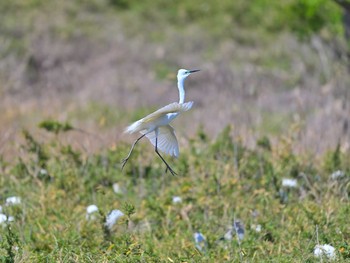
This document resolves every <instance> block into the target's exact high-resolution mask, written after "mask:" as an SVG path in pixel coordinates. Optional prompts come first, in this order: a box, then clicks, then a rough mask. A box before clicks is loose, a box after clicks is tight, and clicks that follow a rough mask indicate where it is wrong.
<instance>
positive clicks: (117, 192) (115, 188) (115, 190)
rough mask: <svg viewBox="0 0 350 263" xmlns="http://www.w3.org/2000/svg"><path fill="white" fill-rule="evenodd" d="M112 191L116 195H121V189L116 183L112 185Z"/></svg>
mask: <svg viewBox="0 0 350 263" xmlns="http://www.w3.org/2000/svg"><path fill="white" fill-rule="evenodd" d="M113 191H114V193H116V194H122V193H123V191H122V188H121V187H120V185H119V184H118V183H114V184H113Z"/></svg>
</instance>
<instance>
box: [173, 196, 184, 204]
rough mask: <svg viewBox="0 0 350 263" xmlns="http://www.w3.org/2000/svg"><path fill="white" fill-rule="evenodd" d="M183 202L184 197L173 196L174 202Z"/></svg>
mask: <svg viewBox="0 0 350 263" xmlns="http://www.w3.org/2000/svg"><path fill="white" fill-rule="evenodd" d="M181 202H182V198H181V197H180V196H173V204H178V203H181Z"/></svg>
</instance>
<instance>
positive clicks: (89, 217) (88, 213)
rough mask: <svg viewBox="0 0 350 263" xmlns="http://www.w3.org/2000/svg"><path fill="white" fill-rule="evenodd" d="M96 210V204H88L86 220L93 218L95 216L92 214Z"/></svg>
mask: <svg viewBox="0 0 350 263" xmlns="http://www.w3.org/2000/svg"><path fill="white" fill-rule="evenodd" d="M96 212H98V207H97V206H96V205H89V206H88V207H87V208H86V219H87V220H94V219H95V218H96V217H95V215H93V214H94V213H96Z"/></svg>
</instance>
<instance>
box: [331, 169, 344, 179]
mask: <svg viewBox="0 0 350 263" xmlns="http://www.w3.org/2000/svg"><path fill="white" fill-rule="evenodd" d="M344 176H345V173H344V172H343V171H340V170H338V171H335V172H334V173H332V174H331V179H332V180H337V179H340V178H342V177H344Z"/></svg>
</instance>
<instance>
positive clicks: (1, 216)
mask: <svg viewBox="0 0 350 263" xmlns="http://www.w3.org/2000/svg"><path fill="white" fill-rule="evenodd" d="M6 221H7V216H6V215H5V214H0V224H3V223H5V222H6Z"/></svg>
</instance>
